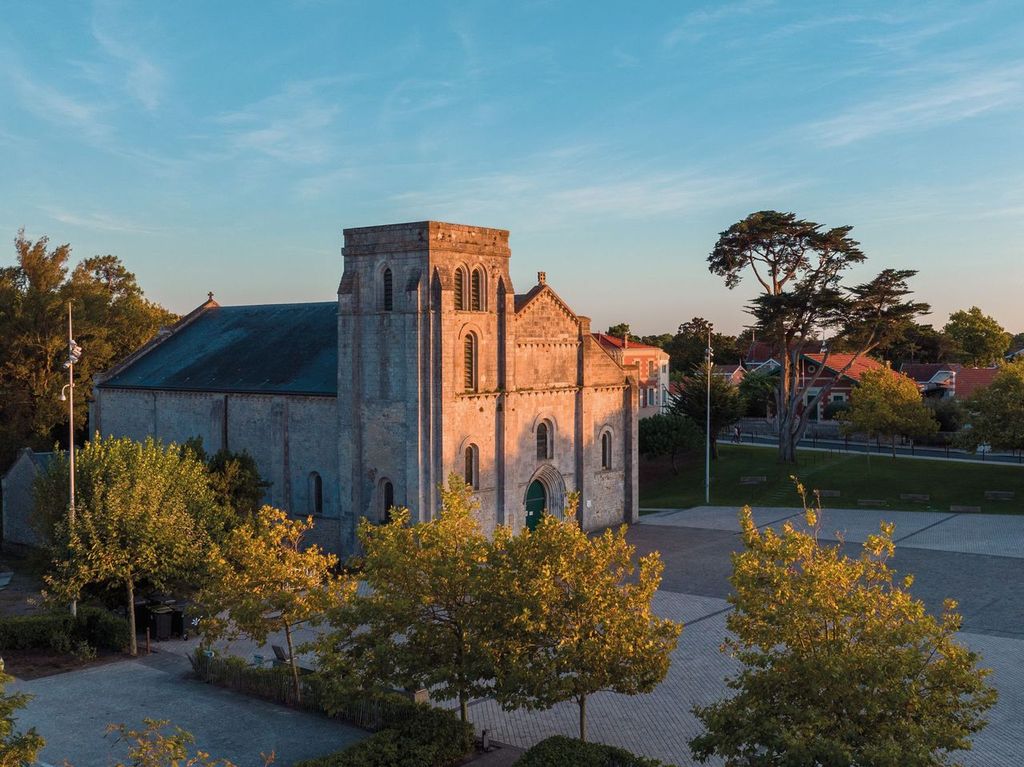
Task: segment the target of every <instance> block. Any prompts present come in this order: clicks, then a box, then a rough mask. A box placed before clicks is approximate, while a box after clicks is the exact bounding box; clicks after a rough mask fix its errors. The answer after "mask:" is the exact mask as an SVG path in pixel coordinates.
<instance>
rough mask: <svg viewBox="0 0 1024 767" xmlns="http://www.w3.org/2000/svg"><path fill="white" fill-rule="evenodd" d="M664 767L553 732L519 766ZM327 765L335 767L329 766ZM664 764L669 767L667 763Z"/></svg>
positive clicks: (528, 753) (526, 754) (517, 764)
mask: <svg viewBox="0 0 1024 767" xmlns="http://www.w3.org/2000/svg"><path fill="white" fill-rule="evenodd" d="M551 765H558V767H663V765H662V762H659V761H657V760H656V759H647V758H646V757H642V756H637V755H636V754H631V753H630V752H629V751H626V750H625V749H622V748H615V747H614V746H606V745H604V744H601V743H584V742H583V741H582V740H576V739H575V738H567V737H565V736H564V735H553V736H552V737H550V738H547V739H545V740H542V741H541V742H540V743H538V744H537V745H535V746H534V747H533V748H531V749H530V750H529V751H527V752H526V753H525V754H523V755H522V756H521V757H520V758H519V761H518V762H516V767H551ZM327 767H333V765H329V766H327ZM664 767H669V766H668V765H664Z"/></svg>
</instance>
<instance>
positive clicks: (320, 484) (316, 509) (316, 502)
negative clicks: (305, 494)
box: [309, 471, 324, 516]
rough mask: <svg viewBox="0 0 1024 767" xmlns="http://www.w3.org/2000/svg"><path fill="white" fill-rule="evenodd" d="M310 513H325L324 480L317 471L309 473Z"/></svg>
mask: <svg viewBox="0 0 1024 767" xmlns="http://www.w3.org/2000/svg"><path fill="white" fill-rule="evenodd" d="M309 513H310V514H314V515H318V516H319V515H320V514H323V513H324V481H323V479H322V478H321V477H320V475H319V474H317V473H316V472H315V471H314V472H311V473H310V475H309Z"/></svg>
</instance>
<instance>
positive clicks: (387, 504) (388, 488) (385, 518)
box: [380, 479, 395, 522]
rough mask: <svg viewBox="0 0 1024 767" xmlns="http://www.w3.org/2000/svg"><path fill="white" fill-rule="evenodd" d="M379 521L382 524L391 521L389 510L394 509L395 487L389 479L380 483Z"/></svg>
mask: <svg viewBox="0 0 1024 767" xmlns="http://www.w3.org/2000/svg"><path fill="white" fill-rule="evenodd" d="M380 506H381V508H380V519H381V521H382V522H390V521H391V510H392V509H393V508H394V507H395V486H394V485H393V484H391V480H390V479H385V480H383V481H382V482H381V483H380Z"/></svg>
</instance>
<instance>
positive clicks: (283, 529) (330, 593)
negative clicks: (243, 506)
mask: <svg viewBox="0 0 1024 767" xmlns="http://www.w3.org/2000/svg"><path fill="white" fill-rule="evenodd" d="M312 529H313V518H312V517H309V518H307V519H306V520H304V521H303V520H299V519H289V518H288V515H287V514H285V513H284V512H283V511H280V510H278V509H275V508H272V507H270V506H264V507H263V508H262V509H260V511H259V512H258V513H257V514H256V515H255V516H254V517H252V518H250V519H248V520H245V521H244V522H242V523H241V524H240V525H238V526H237V527H235V528H234V529H233V530H231V531H230V532H229V533H228V535H227V538H226V540H225V541H224V542H223V544H221V545H220V546H219V547H218V551H216V552H215V553H214V555H213V561H212V563H211V566H210V573H211V577H210V579H209V580H208V582H207V583H206V584H205V585H204V587H203V589H202V590H201V591H200V592H199V594H198V595H197V597H196V601H197V602H198V603H199V604H201V605H203V607H204V608H205V610H206V612H207V614H208V615H209V616H211V617H208V618H204V619H203V621H201V623H200V631H201V632H202V633H203V637H204V639H205V640H206V641H208V642H209V641H213V640H214V639H218V638H220V637H224V636H226V637H229V638H235V637H237V636H239V635H241V634H244V635H246V636H248V637H249V638H251V639H252V640H254V641H256V642H258V643H260V644H263V643H264V642H266V641H267V637H268V636H270V634H272V633H274V632H276V631H284V636H285V642H286V643H287V645H288V658H289V665H290V666H291V672H292V684H293V686H294V690H295V700H296V701H298V700H301V698H302V690H301V686H300V684H299V671H298V665H297V662H296V659H295V645H294V642H293V641H292V631H293V629H294V628H295V626H296V625H297V624H299V623H302V622H307V623H309V624H310V625H317V624H318V623H319V622H320V621H321V620H322V618H323V617H324V614H325V613H326V611H327V610H329V609H331V608H335V607H337V606H338V605H340V604H343V603H344V602H345V601H347V600H348V599H349V598H350V597H351V595H352V593H353V592H354V590H355V584H354V583H352V582H350V581H347V580H343V579H341V578H338V577H336V576H335V575H333V573H332V570H333V569H334V568H335V567H336V566H337V564H338V558H337V557H336V556H334V555H333V554H328V553H325V552H324V551H322V550H321V549H320V547H319V546H317V545H315V544H314V545H311V546H304V538H305V536H306V534H307V533H308V532H309V531H310V530H312Z"/></svg>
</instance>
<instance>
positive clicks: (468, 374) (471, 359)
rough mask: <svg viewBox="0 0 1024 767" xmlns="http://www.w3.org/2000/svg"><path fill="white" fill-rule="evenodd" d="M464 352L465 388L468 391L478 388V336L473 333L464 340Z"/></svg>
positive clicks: (463, 372) (463, 371) (463, 381)
mask: <svg viewBox="0 0 1024 767" xmlns="http://www.w3.org/2000/svg"><path fill="white" fill-rule="evenodd" d="M462 352H463V361H462V364H463V369H462V374H463V379H462V383H463V388H464V389H465V390H466V391H475V390H476V338H475V337H474V336H473V334H472V333H470V334H469V335H467V336H466V339H465V340H464V341H463V342H462Z"/></svg>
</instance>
